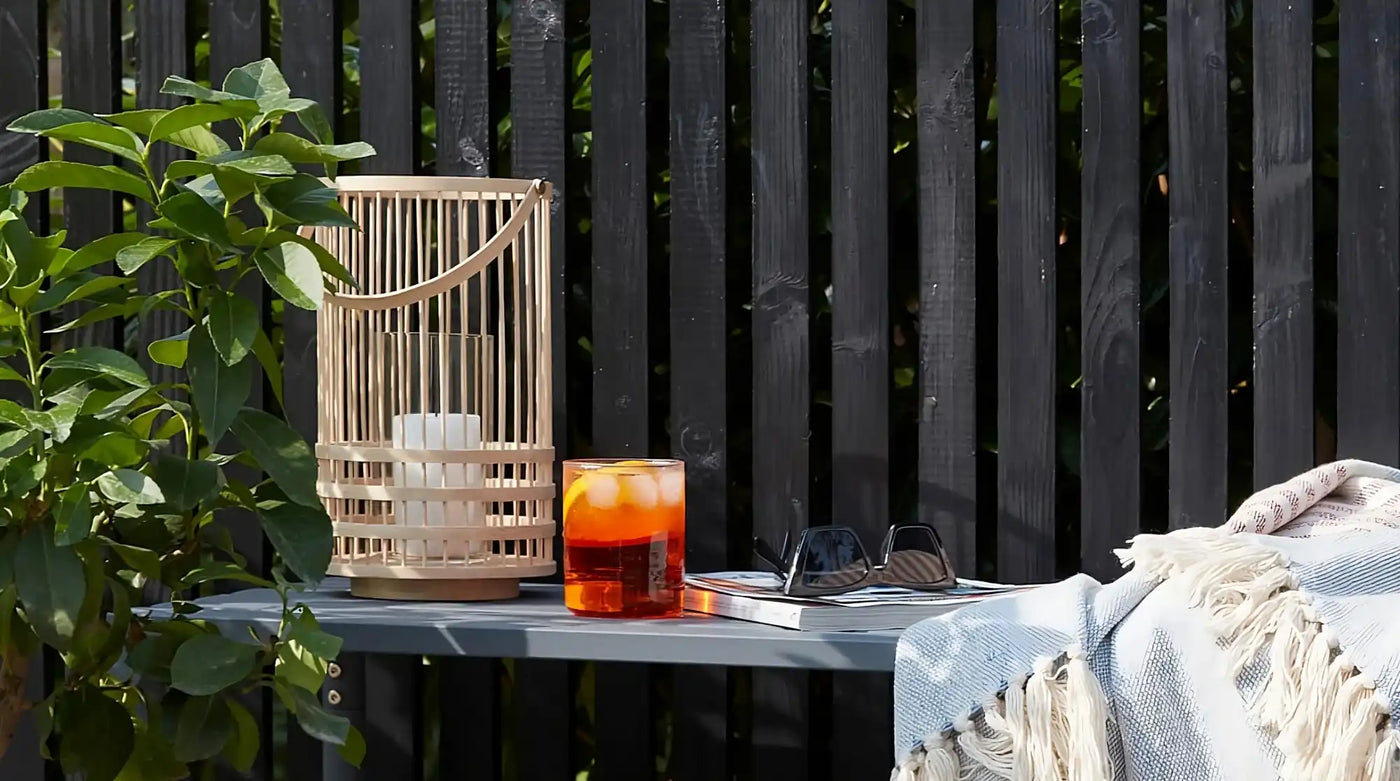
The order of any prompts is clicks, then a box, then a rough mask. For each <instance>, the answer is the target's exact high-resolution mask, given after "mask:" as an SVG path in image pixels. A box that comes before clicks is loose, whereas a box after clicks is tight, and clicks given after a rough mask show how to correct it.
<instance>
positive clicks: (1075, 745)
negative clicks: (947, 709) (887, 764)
mask: <svg viewBox="0 0 1400 781" xmlns="http://www.w3.org/2000/svg"><path fill="white" fill-rule="evenodd" d="M1108 720H1109V710H1108V701H1107V699H1106V698H1105V696H1104V693H1103V689H1102V688H1100V686H1099V682H1098V680H1097V679H1096V678H1095V677H1094V674H1093V672H1092V671H1091V670H1090V669H1089V665H1088V663H1087V662H1086V661H1085V659H1084V655H1083V653H1082V652H1081V651H1080V650H1078V649H1072V650H1070V651H1069V652H1067V653H1065V654H1061V655H1060V656H1059V657H1058V658H1055V659H1050V658H1044V659H1041V660H1040V661H1038V662H1037V663H1036V665H1035V669H1034V672H1032V674H1031V675H1029V676H1023V677H1021V678H1018V679H1016V680H1013V681H1011V682H1010V683H1009V684H1008V685H1007V687H1006V690H1005V691H1004V692H1003V693H1002V694H1001V695H999V696H995V697H989V698H988V699H987V700H986V701H985V702H984V703H983V704H982V707H981V708H980V709H978V711H977V712H975V713H970V714H967V715H965V716H962V717H960V718H959V719H958V720H957V721H956V722H954V723H953V724H952V726H951V727H950V728H948V729H947V730H944V731H943V732H941V733H936V734H934V735H930V736H929V737H927V738H925V739H924V741H923V743H922V745H921V746H920V747H919V748H917V749H915V750H914V751H912V752H910V753H909V755H908V756H906V757H905V758H904V760H903V761H902V762H900V763H899V765H898V766H897V767H895V769H894V772H892V773H891V774H890V781H968V779H972V778H974V777H975V776H977V775H978V774H979V773H982V772H984V771H987V772H990V773H992V774H993V775H995V776H996V777H998V778H1003V779H1007V781H1111V779H1112V775H1113V771H1112V766H1111V764H1110V761H1109V757H1108V729H1107V724H1108ZM963 760H966V761H963Z"/></svg>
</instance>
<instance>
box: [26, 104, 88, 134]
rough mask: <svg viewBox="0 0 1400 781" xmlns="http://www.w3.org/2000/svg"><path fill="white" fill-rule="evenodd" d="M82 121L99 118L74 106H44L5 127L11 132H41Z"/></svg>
mask: <svg viewBox="0 0 1400 781" xmlns="http://www.w3.org/2000/svg"><path fill="white" fill-rule="evenodd" d="M82 122H98V123H101V120H100V119H98V118H97V117H95V116H93V115H92V114H89V113H87V112H86V111H79V110H78V109H75V108H46V109H41V110H39V111H31V112H29V113H28V114H25V115H24V116H22V117H19V118H17V119H15V120H14V121H13V122H11V123H10V124H9V125H8V126H7V127H6V128H5V129H6V130H9V131H10V132H12V133H43V132H45V131H48V130H53V129H54V128H59V127H63V126H65V125H76V124H79V123H82Z"/></svg>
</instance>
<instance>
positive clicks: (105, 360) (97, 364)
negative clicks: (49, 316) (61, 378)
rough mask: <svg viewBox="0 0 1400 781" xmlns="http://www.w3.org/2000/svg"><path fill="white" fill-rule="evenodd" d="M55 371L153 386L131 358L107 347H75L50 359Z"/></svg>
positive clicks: (49, 364)
mask: <svg viewBox="0 0 1400 781" xmlns="http://www.w3.org/2000/svg"><path fill="white" fill-rule="evenodd" d="M47 366H48V368H49V369H50V370H53V369H76V370H80V371H85V372H91V373H93V374H101V375H104V376H107V377H111V378H112V379H114V380H119V381H121V382H124V383H126V384H128V385H134V386H136V387H138V388H144V387H146V386H148V385H150V384H151V380H150V378H148V377H147V376H146V372H145V370H143V369H142V368H141V365H140V364H138V363H137V362H136V361H135V360H134V359H132V358H131V356H129V355H127V354H126V353H122V352H117V351H116V350H113V349H110V348H107V347H75V348H73V349H72V350H69V351H67V352H62V353H59V354H58V355H55V356H54V357H53V358H50V359H49V362H48V364H47Z"/></svg>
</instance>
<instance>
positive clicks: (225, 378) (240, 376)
mask: <svg viewBox="0 0 1400 781" xmlns="http://www.w3.org/2000/svg"><path fill="white" fill-rule="evenodd" d="M188 346H189V357H188V358H186V360H185V370H186V371H187V372H189V375H190V391H191V395H193V396H194V406H195V409H196V410H198V411H199V416H200V419H201V420H202V422H203V423H204V432H205V436H207V437H208V438H209V441H210V442H218V441H219V438H220V437H222V436H223V435H224V432H225V431H228V427H229V425H230V424H231V423H233V421H234V418H235V417H237V416H238V414H239V413H238V411H239V408H241V407H242V406H243V402H244V401H246V400H247V399H248V392H249V389H250V388H251V386H252V379H253V366H252V363H251V362H248V361H244V362H242V363H238V364H235V365H233V366H229V365H228V364H226V363H224V361H223V359H222V358H220V357H219V352H218V350H216V349H215V348H214V342H213V340H212V339H210V338H209V331H208V330H207V329H204V328H195V329H194V330H193V331H190V334H189V342H188Z"/></svg>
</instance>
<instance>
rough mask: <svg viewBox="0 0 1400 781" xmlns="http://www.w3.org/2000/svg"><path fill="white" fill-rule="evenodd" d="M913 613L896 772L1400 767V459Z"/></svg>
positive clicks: (1113, 773) (1316, 775)
mask: <svg viewBox="0 0 1400 781" xmlns="http://www.w3.org/2000/svg"><path fill="white" fill-rule="evenodd" d="M1119 556H1120V558H1121V559H1122V560H1123V562H1124V564H1125V565H1126V566H1128V567H1130V571H1129V572H1128V573H1127V574H1125V575H1124V576H1123V577H1122V578H1120V579H1119V580H1117V581H1115V582H1113V583H1111V584H1108V585H1100V584H1099V583H1097V582H1095V581H1094V580H1093V579H1092V578H1089V577H1087V576H1084V575H1080V576H1076V577H1073V578H1070V579H1069V580H1066V581H1063V582H1061V583H1056V584H1054V585H1050V586H1044V587H1041V588H1038V589H1035V590H1032V591H1029V592H1024V593H1022V594H1018V595H1016V596H1012V597H1006V598H1002V599H997V600H993V601H989V602H985V603H981V604H978V605H974V606H971V607H967V608H963V609H962V610H959V611H957V612H955V613H952V614H948V615H944V616H940V617H938V618H934V619H930V620H928V621H923V622H921V623H919V624H916V625H914V626H913V627H911V628H910V629H909V630H908V631H907V632H905V634H904V635H903V637H902V638H901V639H900V642H899V649H898V653H897V657H896V662H895V758H896V766H895V769H894V771H893V773H892V774H891V779H892V780H897V781H969V780H970V781H983V780H984V779H998V778H1000V779H1010V780H1011V781H1052V780H1053V781H1109V780H1110V779H1112V780H1113V781H1124V780H1126V779H1137V780H1139V781H1158V780H1161V781H1214V780H1215V779H1220V780H1221V781H1224V780H1226V779H1231V780H1233V779H1241V780H1242V781H1255V780H1256V779H1273V778H1282V779H1288V780H1289V781H1353V780H1354V781H1400V759H1398V756H1397V755H1400V736H1398V735H1397V732H1396V728H1395V725H1394V724H1393V723H1392V720H1391V716H1390V714H1391V713H1392V710H1393V709H1394V708H1396V707H1397V706H1400V470H1395V469H1391V468H1389V467H1384V466H1380V465H1377V464H1371V463H1366V462H1361V461H1342V462H1337V463H1334V464H1328V465H1327V466H1323V467H1319V468H1317V469H1314V470H1312V471H1310V472H1307V473H1305V474H1303V475H1301V476H1299V477H1297V478H1294V479H1293V480H1290V481H1289V482H1287V483H1283V484H1280V485H1277V486H1274V487H1272V488H1269V489H1266V490H1264V491H1261V492H1259V493H1257V494H1255V495H1254V496H1253V497H1251V498H1250V499H1249V500H1248V501H1246V502H1245V503H1244V504H1243V505H1242V506H1241V507H1240V509H1239V510H1238V511H1237V512H1236V513H1235V514H1234V515H1233V516H1232V517H1231V518H1230V520H1229V521H1228V522H1227V523H1226V524H1225V525H1224V526H1221V527H1218V528H1208V529H1183V530H1179V531H1175V532H1172V533H1170V534H1164V535H1140V536H1138V537H1135V538H1134V539H1132V540H1131V541H1130V546H1129V547H1128V548H1127V549H1126V550H1123V551H1119Z"/></svg>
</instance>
